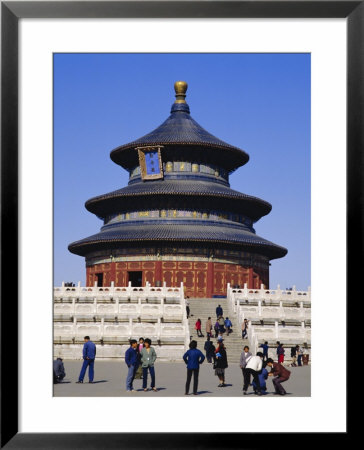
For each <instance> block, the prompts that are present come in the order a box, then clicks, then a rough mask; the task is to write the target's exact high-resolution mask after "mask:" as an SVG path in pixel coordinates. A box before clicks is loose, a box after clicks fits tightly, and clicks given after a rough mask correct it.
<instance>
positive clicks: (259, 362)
mask: <svg viewBox="0 0 364 450" xmlns="http://www.w3.org/2000/svg"><path fill="white" fill-rule="evenodd" d="M262 369H263V353H262V352H258V353H257V354H256V356H251V357H250V358H249V359H248V361H247V364H246V366H245V373H246V377H245V379H244V387H243V393H244V395H247V390H248V387H249V385H250V377H251V376H253V380H254V382H255V385H256V393H257V394H258V395H262V392H261V387H260V381H259V374H260V372H261V370H262Z"/></svg>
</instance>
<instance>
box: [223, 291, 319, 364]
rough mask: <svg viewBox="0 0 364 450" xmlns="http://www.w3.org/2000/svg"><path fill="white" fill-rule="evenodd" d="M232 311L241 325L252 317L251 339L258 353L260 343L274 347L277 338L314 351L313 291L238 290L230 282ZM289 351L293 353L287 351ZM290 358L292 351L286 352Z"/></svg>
mask: <svg viewBox="0 0 364 450" xmlns="http://www.w3.org/2000/svg"><path fill="white" fill-rule="evenodd" d="M227 301H228V305H229V310H230V311H231V312H234V313H235V314H236V317H237V319H238V327H239V330H240V329H241V323H242V322H243V321H244V319H247V320H248V324H249V326H248V339H249V343H250V348H251V350H252V351H253V352H254V353H255V352H257V351H258V348H259V345H260V344H261V343H263V342H264V341H268V343H269V345H270V346H271V345H272V346H273V345H275V343H276V342H277V341H280V342H282V343H284V344H285V345H286V346H287V347H288V346H292V345H297V344H299V345H302V346H305V347H306V351H307V353H310V351H309V348H310V347H311V290H310V288H308V290H307V291H297V290H296V289H295V287H293V288H292V290H282V289H280V286H279V285H278V287H277V289H264V286H263V285H261V288H260V289H248V287H247V285H246V284H245V285H244V288H243V289H235V288H232V287H231V286H230V284H228V286H227ZM286 353H289V352H286ZM286 356H288V357H289V354H288V355H286Z"/></svg>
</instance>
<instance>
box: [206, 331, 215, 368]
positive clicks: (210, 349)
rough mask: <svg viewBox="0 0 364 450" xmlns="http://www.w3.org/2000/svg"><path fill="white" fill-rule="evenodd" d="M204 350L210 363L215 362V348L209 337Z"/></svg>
mask: <svg viewBox="0 0 364 450" xmlns="http://www.w3.org/2000/svg"><path fill="white" fill-rule="evenodd" d="M204 350H205V352H206V359H207V362H208V363H211V362H212V360H214V362H215V346H214V345H213V343H212V342H211V341H210V336H207V341H206V342H205V345H204Z"/></svg>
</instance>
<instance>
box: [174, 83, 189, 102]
mask: <svg viewBox="0 0 364 450" xmlns="http://www.w3.org/2000/svg"><path fill="white" fill-rule="evenodd" d="M187 88H188V84H187V83H186V82H185V81H176V82H175V83H174V90H175V92H176V101H175V103H186V100H185V98H186V91H187Z"/></svg>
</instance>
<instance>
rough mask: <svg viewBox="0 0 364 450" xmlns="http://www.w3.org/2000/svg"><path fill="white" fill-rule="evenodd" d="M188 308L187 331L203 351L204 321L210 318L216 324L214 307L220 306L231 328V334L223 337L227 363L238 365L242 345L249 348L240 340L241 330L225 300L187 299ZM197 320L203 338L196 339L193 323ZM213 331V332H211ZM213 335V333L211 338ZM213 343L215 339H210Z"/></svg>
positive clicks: (245, 341)
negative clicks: (199, 322) (229, 321)
mask: <svg viewBox="0 0 364 450" xmlns="http://www.w3.org/2000/svg"><path fill="white" fill-rule="evenodd" d="M187 300H188V302H189V306H190V317H189V319H188V321H189V330H190V336H192V339H194V340H196V341H197V342H198V345H199V348H200V349H201V350H203V346H204V344H205V341H206V331H205V327H206V321H207V319H208V317H211V320H212V323H213V324H215V322H216V307H217V306H218V305H221V307H222V309H223V317H224V319H225V318H226V317H229V319H230V320H231V322H232V324H233V326H232V329H233V332H232V333H231V334H230V335H229V336H226V334H225V336H224V344H225V347H226V353H227V357H228V362H229V363H238V362H239V359H240V354H241V352H242V350H243V346H244V345H248V346H249V341H248V340H247V339H244V341H243V340H242V338H241V330H240V327H239V326H238V321H237V316H236V314H234V312H232V311H229V308H228V303H227V300H226V298H189V299H187ZM197 319H201V331H202V334H203V335H204V337H197V333H196V330H195V323H196V321H197ZM213 331H214V330H213ZM214 335H215V333H213V336H214ZM212 341H213V343H214V344H215V343H216V338H215V337H213V338H212Z"/></svg>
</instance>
